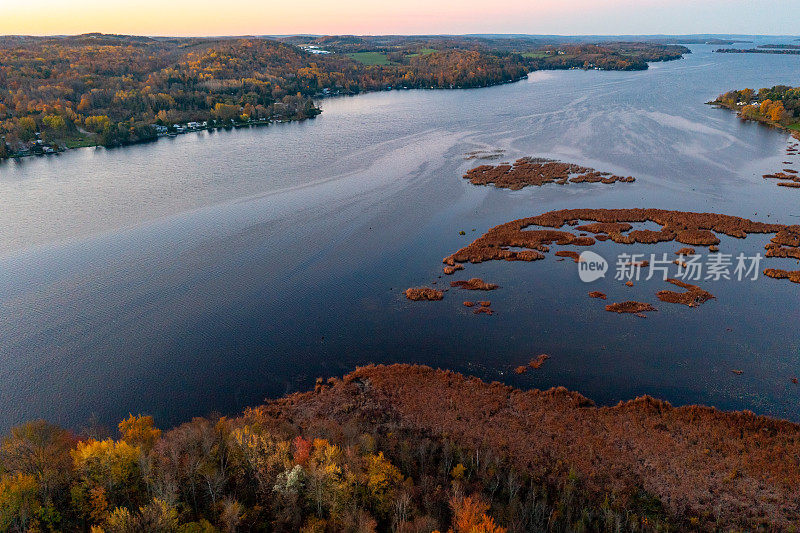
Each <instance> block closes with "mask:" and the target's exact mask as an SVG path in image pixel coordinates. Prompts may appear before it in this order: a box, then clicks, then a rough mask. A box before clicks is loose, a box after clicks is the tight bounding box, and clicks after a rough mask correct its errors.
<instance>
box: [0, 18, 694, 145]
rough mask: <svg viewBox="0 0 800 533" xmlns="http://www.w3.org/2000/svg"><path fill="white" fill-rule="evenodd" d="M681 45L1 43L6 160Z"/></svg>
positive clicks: (96, 39)
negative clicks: (344, 97)
mask: <svg viewBox="0 0 800 533" xmlns="http://www.w3.org/2000/svg"><path fill="white" fill-rule="evenodd" d="M687 52H688V49H686V48H684V47H680V46H668V45H656V44H643V43H608V44H604V45H602V46H599V45H589V44H566V45H557V44H546V43H538V42H536V41H532V40H525V39H521V40H520V39H493V40H492V39H469V38H444V37H442V38H431V39H419V38H402V37H398V38H370V39H366V38H359V37H322V38H316V39H307V38H288V39H285V42H282V41H278V40H272V39H264V38H241V39H193V38H158V39H156V38H148V37H131V36H118V35H104V34H87V35H80V36H75V37H46V38H42V37H14V36H9V37H2V38H0V158H4V157H12V156H18V155H28V154H31V153H43V152H45V153H48V152H54V151H60V150H63V149H66V148H73V147H80V146H92V145H103V146H118V145H123V144H129V143H133V142H140V141H147V140H151V139H155V138H156V137H157V136H158V135H163V134H171V133H174V132H175V130H176V128H175V126H176V125H185V124H187V123H191V122H197V123H198V124H202V127H235V126H240V125H249V124H265V123H268V122H269V121H275V120H301V119H306V118H311V117H314V116H315V115H316V114H318V113H319V112H320V111H319V108H318V107H317V105H316V104H315V101H314V99H315V98H319V97H322V96H326V95H336V94H356V93H359V92H363V91H376V90H386V89H391V88H470V87H483V86H488V85H495V84H499V83H504V82H509V81H513V80H517V79H520V78H522V77H524V76H525V75H526V74H527V73H528V72H530V71H532V70H537V69H564V68H598V69H611V70H637V69H646V68H647V61H661V60H669V59H677V58H680V57H682V54H684V53H687Z"/></svg>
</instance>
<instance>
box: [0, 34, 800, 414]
mask: <svg viewBox="0 0 800 533" xmlns="http://www.w3.org/2000/svg"><path fill="white" fill-rule="evenodd" d="M771 40H772V41H774V40H775V39H774V38H773V39H771ZM713 48H715V47H711V46H693V47H692V49H693V51H694V53H693V54H691V55H689V56H687V57H686V59H684V60H681V61H677V62H670V63H663V64H654V65H653V66H652V68H651V69H650V70H648V71H646V72H634V73H628V72H597V71H588V72H583V71H565V72H540V73H534V74H532V75H531V76H530V78H529V79H528V80H525V81H522V82H519V83H515V84H509V85H504V86H499V87H493V88H487V89H477V90H468V91H404V92H384V93H375V94H367V95H361V96H357V97H348V98H336V99H328V100H325V101H323V102H322V107H323V110H324V113H323V114H322V115H321V116H319V117H318V118H317V119H315V120H313V121H308V122H305V123H300V124H281V125H273V126H270V127H263V128H252V129H241V130H234V131H228V132H215V133H199V134H190V135H184V136H180V137H178V138H175V139H163V140H161V141H159V142H157V143H152V144H147V145H140V146H133V147H127V148H124V149H116V150H104V149H83V150H74V151H71V152H68V153H65V154H61V155H59V156H57V157H41V158H33V159H30V158H29V159H25V160H21V161H13V162H7V163H4V164H0V198H2V201H3V208H2V210H0V276H1V277H0V428H6V427H8V426H9V425H11V424H14V423H18V422H20V421H22V420H26V419H30V418H34V417H44V418H47V419H49V420H52V421H54V422H58V423H61V424H66V425H70V426H73V427H80V426H82V425H84V424H86V423H87V421H88V420H89V419H90V418H92V417H93V418H94V419H96V420H99V421H100V422H102V423H105V424H113V423H115V421H117V420H118V419H120V418H121V417H123V416H125V415H126V414H127V413H128V412H143V413H150V414H153V415H155V416H156V418H157V421H158V422H159V423H160V424H162V425H165V426H166V425H169V424H173V423H177V422H180V421H182V420H185V419H187V418H188V417H190V416H193V415H203V414H207V413H209V412H211V411H220V412H223V413H235V412H237V411H238V410H240V409H241V408H242V407H244V406H247V405H253V404H257V403H259V402H260V401H262V400H263V399H264V398H266V397H274V396H278V395H281V394H284V393H286V392H290V391H294V390H298V389H304V388H307V387H309V386H310V385H312V384H313V381H314V379H315V378H316V377H317V376H326V377H327V376H331V375H341V374H343V373H345V372H348V371H349V370H351V369H352V368H353V367H354V366H356V365H360V364H366V363H371V362H375V363H381V362H397V361H402V362H418V363H425V364H429V365H432V366H438V367H444V368H450V369H454V370H458V371H464V372H469V373H471V374H475V375H478V376H480V377H483V378H486V379H491V380H495V379H496V380H501V381H504V382H506V383H509V384H513V385H516V386H520V387H525V388H534V387H535V388H543V387H550V386H554V385H564V386H566V387H568V388H570V389H574V390H578V391H580V392H582V393H583V394H585V395H586V396H588V397H590V398H592V399H594V400H595V401H597V402H600V403H613V402H616V401H619V400H623V399H629V398H632V397H635V396H637V395H641V394H651V395H654V396H658V397H662V398H665V399H667V400H669V401H672V402H674V403H676V404H684V403H695V402H699V403H705V404H711V405H716V406H718V407H721V408H725V409H751V410H753V411H756V412H757V413H764V414H771V415H776V416H781V417H786V418H790V419H793V420H800V402H799V401H798V400H800V386H797V385H793V384H792V383H791V382H790V377H792V376H797V375H799V374H800V332H799V331H798V328H797V324H798V321H800V304H799V303H798V302H800V286H798V285H796V284H791V283H789V282H788V281H785V280H783V281H781V280H772V279H760V280H758V282H741V283H740V282H720V283H715V282H706V283H701V285H702V286H703V287H704V288H706V289H708V290H710V291H711V292H712V293H714V294H715V295H716V296H717V299H716V300H712V301H711V302H708V303H707V304H705V305H704V306H702V307H700V308H698V309H688V308H685V307H683V306H678V305H672V304H664V303H661V302H658V301H657V300H656V299H655V296H654V293H655V291H657V290H659V289H661V288H671V289H672V288H674V287H671V286H667V284H665V283H663V282H655V281H652V282H641V283H637V284H636V286H635V287H633V288H628V287H625V286H624V285H622V284H621V283H619V282H615V281H614V280H613V278H612V279H608V278H607V279H605V280H601V281H599V282H597V283H594V284H592V285H586V284H583V283H581V282H580V281H579V280H578V276H577V270H576V267H575V265H574V264H573V263H572V262H571V261H564V262H557V261H555V258H554V257H552V254H550V255H549V256H548V258H547V259H546V260H544V261H538V262H534V263H506V262H491V263H485V264H481V265H468V266H467V269H466V270H465V271H464V272H459V273H458V274H457V275H456V276H453V279H466V278H467V277H472V276H480V277H483V278H484V279H487V280H489V281H492V282H495V283H499V284H500V285H501V286H502V288H501V289H500V290H498V291H494V292H493V293H491V294H490V295H489V296H488V298H489V299H491V300H492V307H493V308H494V309H496V311H497V314H496V315H494V316H474V315H473V314H472V313H471V312H470V311H469V310H467V309H466V308H464V307H463V306H462V301H463V300H466V299H472V300H477V299H483V296H482V295H481V297H478V296H475V295H472V294H460V293H459V292H458V291H451V292H449V293H448V294H447V295H446V298H445V300H444V301H443V302H437V303H412V302H407V301H406V300H405V299H404V298H403V297H402V290H404V289H405V288H406V287H409V286H414V285H423V284H429V283H431V282H432V281H438V285H440V286H441V285H443V284H445V283H446V282H447V281H450V279H442V280H439V279H438V276H439V275H440V274H441V266H442V265H441V259H442V257H444V256H446V255H449V254H450V253H452V252H453V251H455V250H456V249H458V248H459V247H461V246H463V245H466V244H467V243H468V242H469V241H470V240H471V239H473V238H475V237H477V236H478V235H480V234H481V233H483V232H484V231H486V230H487V229H489V228H490V227H492V226H494V225H496V224H500V223H503V222H507V221H509V220H512V219H515V218H520V217H524V216H530V215H535V214H539V213H542V212H546V211H550V210H553V209H561V208H578V207H659V208H668V209H680V210H689V211H711V212H719V213H726V214H732V215H739V216H744V217H748V218H752V219H755V220H763V221H768V222H781V223H787V224H795V223H800V202H799V201H798V200H799V199H800V197H798V194H800V191H796V190H790V189H784V188H781V187H777V186H775V183H774V182H773V181H768V180H763V179H762V178H761V175H762V174H764V173H766V172H772V171H776V170H779V169H780V168H783V167H784V166H785V165H782V164H781V161H784V160H787V159H786V156H785V154H784V149H785V146H786V143H787V136H786V135H785V134H784V133H782V132H779V131H776V130H771V129H767V128H764V127H762V126H759V125H756V124H749V123H743V122H741V121H739V120H738V119H737V118H736V117H734V116H733V115H732V114H731V113H729V112H726V111H723V110H718V109H714V108H712V107H709V106H706V105H704V104H703V102H705V101H708V100H711V99H713V98H714V97H716V96H717V95H718V94H719V93H721V92H724V91H726V90H728V89H731V88H742V87H746V86H749V87H755V88H758V87H761V86H771V85H775V84H778V83H786V84H796V80H797V79H800V59H798V57H797V56H779V55H776V56H769V55H741V54H711V50H712V49H713ZM496 148H502V149H504V150H506V156H505V157H504V160H513V159H515V158H517V157H519V156H524V155H536V156H546V157H554V158H559V159H563V160H567V161H570V162H575V163H579V164H584V165H589V166H593V167H595V168H597V169H599V170H605V171H612V172H615V173H618V174H622V175H633V176H636V177H637V181H636V182H635V183H633V184H615V185H611V186H607V185H599V184H598V185H592V184H573V185H568V186H565V187H561V186H557V185H549V186H544V187H541V188H536V187H534V188H526V189H524V190H522V191H516V192H510V191H505V190H496V189H494V188H490V187H475V186H473V185H471V184H470V183H468V182H467V181H466V180H462V179H461V175H462V174H463V172H464V171H466V170H467V169H469V168H471V167H472V166H475V165H476V164H480V163H481V162H480V161H465V159H464V154H465V153H466V152H469V151H472V150H479V149H496ZM795 159H797V167H800V158H797V157H796V158H795ZM473 228H474V229H475V231H474V232H473V231H472V230H473ZM460 230H464V231H465V232H466V236H460V235H459V231H460ZM767 240H768V237H767V236H752V237H750V238H748V239H747V240H746V241H743V242H742V241H739V240H735V239H728V238H724V239H723V243H722V248H723V251H729V252H734V251H735V252H738V251H740V250H741V251H747V252H756V251H759V250H760V251H763V245H764V243H765V242H767ZM679 247H680V245H677V244H676V243H667V244H663V245H656V246H640V247H638V248H637V249H636V250H634V249H633V247H626V248H624V249H621V248H620V247H619V246H618V245H614V244H613V243H600V244H598V245H596V246H595V247H593V250H594V251H596V252H599V253H601V254H606V255H607V256H608V257H613V256H615V254H616V253H618V252H620V251H625V252H632V251H636V252H642V253H648V254H649V253H651V252H655V253H661V252H668V253H670V254H671V253H672V252H674V251H675V250H677V249H678V248H679ZM770 261H774V263H770V264H769V265H764V266H777V265H778V264H782V265H784V268H792V266H791V262H788V261H786V260H784V262H783V263H779V262H778V261H777V260H770ZM786 265H789V266H788V267H787V266H786ZM588 290H601V291H603V292H607V293H608V295H609V302H611V301H619V300H621V299H637V300H642V301H650V302H654V304H655V305H656V307H658V309H659V311H658V312H657V313H652V314H651V315H650V316H649V318H647V319H639V318H636V317H633V316H619V315H616V314H612V313H607V312H605V311H604V310H603V305H604V303H603V302H601V301H599V300H590V299H588V298H587V296H586V292H587V291H588ZM605 303H608V302H605ZM542 352H546V353H549V354H550V355H551V356H552V357H551V359H550V360H548V361H547V363H545V365H544V366H543V367H542V368H540V369H538V370H535V371H530V372H528V373H527V374H525V375H522V376H516V375H514V374H513V373H512V372H510V369H512V368H514V367H515V366H517V365H520V364H525V363H527V361H528V360H529V359H531V358H532V357H533V356H535V355H537V354H539V353H542ZM732 369H741V370H743V374H742V375H735V374H733V373H732V372H731V370H732Z"/></svg>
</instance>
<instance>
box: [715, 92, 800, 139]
mask: <svg viewBox="0 0 800 533" xmlns="http://www.w3.org/2000/svg"><path fill="white" fill-rule="evenodd" d="M706 105H710V106H712V107H716V108H717V109H726V110H728V111H731V112H733V113H736V116H737V117H738V118H739V119H740V120H743V121H746V122H756V123H758V124H761V125H763V126H766V127H768V128H775V129H779V130H783V131H785V132H786V133H788V134H789V137H794V138H795V139H797V140H799V141H800V130H798V129H794V128H791V127H789V126H786V125H784V124H781V123H780V122H775V121H772V120H769V119H766V118H762V117H744V116H742V110H741V108H739V107H736V106H729V105H727V104H725V103H723V102H718V101H716V100H712V101H710V102H706ZM794 125H799V126H800V122H798V123H796V124H794Z"/></svg>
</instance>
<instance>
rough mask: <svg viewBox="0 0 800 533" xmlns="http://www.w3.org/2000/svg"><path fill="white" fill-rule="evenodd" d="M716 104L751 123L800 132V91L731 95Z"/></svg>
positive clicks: (774, 89) (745, 91)
mask: <svg viewBox="0 0 800 533" xmlns="http://www.w3.org/2000/svg"><path fill="white" fill-rule="evenodd" d="M712 103H713V104H716V105H719V106H722V107H725V108H728V109H731V110H733V111H736V112H737V113H738V114H739V116H740V117H742V118H744V119H748V120H757V121H760V122H767V123H771V124H773V125H778V126H783V127H788V128H791V129H797V128H796V127H795V126H796V125H797V124H798V123H800V87H790V86H788V85H776V86H774V87H771V88H763V89H759V90H758V92H756V91H754V90H753V89H742V90H740V91H729V92H727V93H725V94H722V95H720V96H719V97H717V99H716V100H714V101H713V102H712Z"/></svg>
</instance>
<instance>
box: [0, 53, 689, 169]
mask: <svg viewBox="0 0 800 533" xmlns="http://www.w3.org/2000/svg"><path fill="white" fill-rule="evenodd" d="M680 59H684V57H683V56H681V57H679V58H668V59H659V60H653V61H648V62H647V68H646V69H641V70H638V71H639V72H641V71H643V70H649V68H650V63H666V62H670V61H678V60H680ZM566 70H583V71H589V70H596V71H606V72H615V71H616V72H637V70H627V71H626V70H617V69H602V68H599V67H583V68H580V67H565V68H542V69H533V70H530V71H528V73H526V74H525V75H524V76H520V77H517V78H513V79H508V80H502V81H497V82H490V83H487V84H485V85H476V86H450V87H435V86H431V87H388V88H382V89H376V90H365V91H359V92H352V93H336V94H322V93H321V94H317V95H315V96H313V97H312V98H313V99H315V100H317V101H321V100H326V99H328V98H339V97H347V96H359V95H361V94H371V93H380V92H392V91H415V90H416V91H459V90H474V89H488V88H491V87H499V86H502V85H510V84H513V83H519V82H521V81H524V80H526V79H528V78H529V77H530V75H531V74H533V73H535V72H548V71H566ZM315 109H316V113H315V114H314V115H312V116H309V117H302V118H281V119H277V120H273V119H257V120H253V121H251V122H247V123H241V124H239V123H237V124H232V125H225V126H203V127H196V128H188V127H187V124H179V126H182V127H183V128H185V130H184V131H177V132H170V133H159V134H157V135H155V136H154V137H152V138H148V139H140V140H137V141H134V142H127V143H123V144H119V145H113V146H105V145H103V144H101V143H92V142H90V141H89V140H88V139H81V140H80V141H78V143H79V145H78V146H65V147H63V148H60V149H58V150H53V149H52V148H51V149H50V151H43V152H37V153H27V154H19V153H17V154H12V155H9V156H8V157H6V158H0V164H2V162H3V161H11V160H19V159H24V158H27V157H34V156H48V155H58V154H60V153H64V152H68V151H71V150H77V149H81V148H100V147H102V148H124V147H126V146H134V145H137V144H146V143H151V142H157V141H158V140H159V139H161V138H162V137H177V136H179V135H186V134H189V133H197V132H200V131H211V130H218V129H226V130H227V129H242V128H250V127H262V126H269V125H271V124H286V123H291V122H304V121H306V120H313V119H314V118H316V117H317V116H319V115H321V114H322V113H323V111H322V109H321V108H320V107H317V106H315ZM151 126H156V124H152V125H151ZM48 148H50V147H49V146H48Z"/></svg>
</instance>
